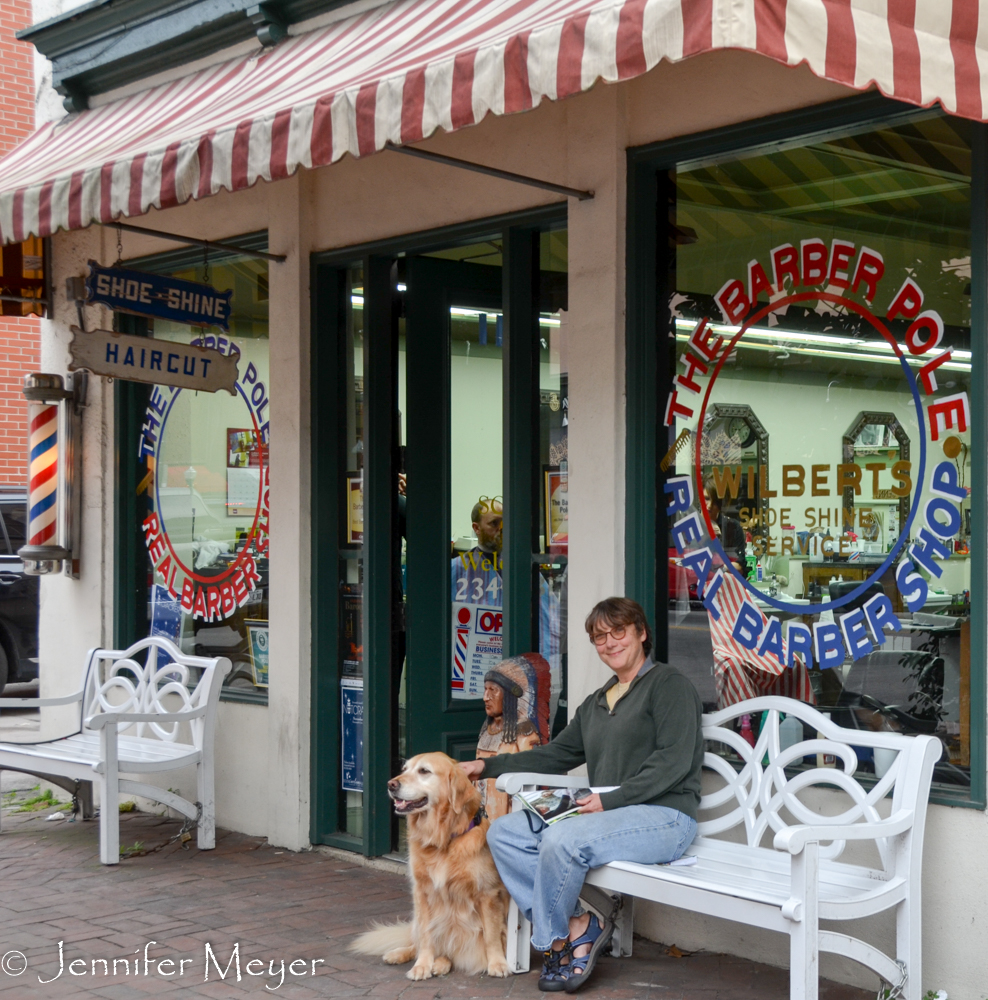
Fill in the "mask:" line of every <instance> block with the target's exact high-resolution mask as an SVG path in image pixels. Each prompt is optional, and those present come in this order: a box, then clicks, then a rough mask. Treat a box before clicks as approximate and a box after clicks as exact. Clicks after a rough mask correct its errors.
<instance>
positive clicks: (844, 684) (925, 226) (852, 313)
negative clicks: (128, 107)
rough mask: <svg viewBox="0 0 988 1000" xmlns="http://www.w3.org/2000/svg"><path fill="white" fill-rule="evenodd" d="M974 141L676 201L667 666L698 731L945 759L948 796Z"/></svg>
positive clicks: (738, 179) (964, 755) (718, 171)
mask: <svg viewBox="0 0 988 1000" xmlns="http://www.w3.org/2000/svg"><path fill="white" fill-rule="evenodd" d="M970 132H971V129H970V126H969V125H968V124H967V123H965V122H963V121H958V120H956V119H947V118H945V117H943V116H942V115H938V114H930V113H926V114H918V115H917V116H916V117H915V119H913V120H911V121H909V122H907V123H905V124H899V125H896V126H894V127H884V128H879V129H872V130H863V131H860V132H856V133H853V134H843V135H837V136H832V137H830V138H825V139H820V140H817V141H814V142H811V143H809V144H806V143H805V142H803V143H801V144H798V145H793V146H791V147H788V148H781V149H779V148H774V149H773V150H771V151H768V152H766V151H757V152H753V153H752V154H751V155H747V156H743V157H738V158H735V159H729V160H723V161H715V162H705V163H699V164H695V165H685V166H681V167H680V168H679V169H678V170H676V171H675V172H673V173H671V174H669V175H668V176H667V177H666V190H667V191H668V193H669V229H668V232H669V252H668V261H669V285H668V288H669V299H668V301H669V315H670V321H671V329H670V345H673V344H674V345H675V346H674V348H673V350H674V356H672V351H671V352H670V371H671V373H672V374H671V376H670V381H671V383H672V388H673V390H675V391H674V392H673V393H670V394H669V396H668V398H669V407H668V409H667V412H666V424H667V427H666V430H667V431H668V441H667V447H668V448H669V451H668V454H667V455H666V457H665V459H664V460H663V469H664V472H665V475H666V477H667V479H677V480H679V481H682V480H681V478H680V477H685V478H686V480H688V483H689V490H688V493H689V496H687V497H682V498H681V499H682V500H683V501H684V502H683V503H682V504H681V512H679V513H676V514H674V515H673V517H672V518H670V529H671V530H670V538H669V550H668V582H667V585H668V656H669V660H670V662H672V663H674V664H676V665H677V666H679V667H680V668H681V669H683V670H684V671H686V672H687V673H688V674H689V676H690V677H691V678H692V679H693V681H694V683H695V684H696V686H697V687H698V689H699V690H700V693H701V697H702V700H703V702H704V703H705V705H706V706H707V708H708V710H709V709H712V708H715V707H725V706H727V705H732V704H736V703H737V702H739V701H742V700H743V699H745V698H749V697H756V696H760V695H785V696H789V697H795V698H799V699H801V700H803V701H807V702H810V703H812V704H814V705H815V706H816V707H817V708H819V709H820V711H821V712H823V713H824V714H825V715H828V716H829V717H830V718H831V720H832V721H834V722H836V723H838V724H839V725H842V726H846V727H850V728H852V729H860V730H880V731H881V730H884V731H894V732H902V733H927V734H934V735H936V736H937V737H938V738H939V739H940V740H941V741H942V743H943V753H942V756H941V760H940V762H939V764H938V765H937V767H936V771H935V779H934V780H935V781H937V782H940V783H942V784H946V785H967V784H969V783H970V770H969V768H970V759H971V726H970V691H971V657H970V643H971V630H970V610H971V603H972V594H971V558H970V553H971V474H972V461H973V456H972V451H971V418H970V401H969V393H970V391H971V381H972V375H971V372H972V365H973V364H983V363H984V360H983V359H982V358H981V357H980V356H978V355H976V353H975V352H980V351H982V350H983V345H976V344H974V343H972V338H971V280H972V275H971V182H970V176H971V146H970ZM666 393H667V390H666V388H665V387H663V389H662V392H661V398H662V399H663V400H665V399H666ZM981 460H983V459H981V458H979V459H978V461H981ZM685 500H689V501H690V503H689V504H688V505H687V504H686V503H685ZM673 509H674V508H673ZM690 512H695V513H696V514H697V516H698V518H699V523H700V524H701V525H702V526H703V529H704V535H705V537H706V539H707V540H705V539H704V538H701V539H699V540H695V539H690V538H688V537H687V536H684V534H683V532H682V531H679V532H678V533H677V531H676V529H675V528H674V527H673V525H674V524H675V521H676V519H677V518H682V517H683V516H684V515H685V514H687V513H690ZM704 546H706V547H708V548H709V549H710V550H711V552H712V553H713V566H712V568H711V570H710V572H709V573H705V572H704V571H705V570H706V568H707V567H706V566H705V565H704V564H703V562H702V560H701V561H700V562H697V558H696V556H695V555H691V553H695V552H697V551H698V550H700V549H701V548H703V547H704ZM697 570H699V572H697ZM717 570H723V572H722V573H721V575H720V577H719V579H720V580H721V583H720V584H718V586H719V593H718V595H717V598H716V599H713V598H711V594H710V593H709V592H707V590H706V586H707V581H708V580H711V581H712V580H713V579H714V576H715V575H716V573H717ZM705 594H706V596H707V597H708V598H711V599H710V600H708V601H707V603H705V602H704V599H703V598H704V596H705ZM984 596H985V595H983V594H981V595H974V598H975V602H976V603H978V604H983V602H984ZM715 611H718V612H720V611H722V612H723V613H722V614H719V615H718V614H715ZM739 622H740V623H741V624H739ZM760 722H761V718H760V717H757V716H756V717H753V718H750V719H748V718H746V720H745V721H744V722H743V723H742V731H743V734H744V735H745V737H746V739H748V740H749V742H752V743H753V742H754V740H755V739H756V738H757V735H758V731H759V725H760ZM813 736H815V733H813V732H810V731H809V728H808V727H806V728H805V731H804V728H803V727H802V725H801V724H799V723H798V722H797V720H796V719H792V720H791V722H790V724H789V732H788V736H786V737H784V741H785V739H788V741H789V743H790V744H792V743H795V742H798V741H799V740H800V739H802V738H804V737H806V738H812V737H813ZM811 763H815V757H814V760H813V761H810V760H809V758H807V764H811ZM888 766H889V762H888V761H886V760H884V759H875V758H874V755H873V754H871V752H870V751H868V750H865V749H862V750H861V753H860V754H859V771H863V772H864V773H867V772H869V771H872V772H874V773H875V775H876V776H878V777H881V776H882V775H883V774H884V773H885V771H886V770H887V768H888Z"/></svg>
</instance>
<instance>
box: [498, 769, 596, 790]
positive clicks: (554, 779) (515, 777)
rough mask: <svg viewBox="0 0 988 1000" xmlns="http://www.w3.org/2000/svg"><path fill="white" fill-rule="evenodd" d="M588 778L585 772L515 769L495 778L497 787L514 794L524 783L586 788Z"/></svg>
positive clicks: (550, 786)
mask: <svg viewBox="0 0 988 1000" xmlns="http://www.w3.org/2000/svg"><path fill="white" fill-rule="evenodd" d="M589 781H590V779H589V778H588V777H587V776H586V775H585V774H535V773H534V772H532V771H515V772H514V773H509V774H502V775H500V777H498V779H497V789H498V791H501V792H507V793H508V794H509V795H514V794H515V793H516V792H520V791H521V790H522V788H524V787H525V785H545V786H546V787H548V788H586V787H587V785H588V783H589Z"/></svg>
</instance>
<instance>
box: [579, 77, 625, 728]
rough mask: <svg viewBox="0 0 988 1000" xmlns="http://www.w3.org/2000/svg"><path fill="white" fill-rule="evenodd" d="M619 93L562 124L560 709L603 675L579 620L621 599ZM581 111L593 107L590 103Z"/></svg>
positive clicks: (595, 96)
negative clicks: (565, 413)
mask: <svg viewBox="0 0 988 1000" xmlns="http://www.w3.org/2000/svg"><path fill="white" fill-rule="evenodd" d="M624 103H625V92H624V90H623V89H622V88H620V87H598V88H597V89H595V90H594V91H592V92H591V93H590V94H588V95H586V96H585V97H584V98H583V99H582V101H581V102H580V107H579V108H576V106H575V104H574V106H573V108H574V110H573V113H571V114H570V115H569V118H568V133H567V135H568V144H569V158H568V162H569V177H568V180H567V181H566V183H567V184H570V185H572V186H573V187H577V188H585V189H586V188H588V189H592V190H593V191H594V197H593V199H592V200H588V201H577V200H575V199H570V202H569V316H568V318H567V330H568V339H569V343H568V346H567V350H568V353H569V489H570V497H571V504H570V514H569V574H568V579H569V625H568V636H567V638H568V643H569V692H568V694H569V699H568V700H569V712H570V715H572V713H573V711H574V709H575V708H576V706H577V705H579V704H580V702H581V701H582V700H583V699H584V698H585V697H586V696H587V695H588V694H589V693H590V692H591V691H593V690H594V689H595V688H597V687H599V686H600V685H601V684H602V683H603V682H604V681H605V680H606V679H607V677H608V676H609V671H608V670H607V668H606V667H605V666H604V665H603V664H602V663H601V662H600V660H599V659H598V658H597V655H596V653H595V652H594V650H593V647H592V646H591V645H590V644H589V643H588V642H587V635H586V632H585V631H584V628H583V621H584V619H585V618H586V616H587V613H588V612H589V611H590V609H591V608H592V607H593V605H594V604H595V603H596V602H597V601H599V600H601V599H602V598H604V597H609V596H611V595H613V594H622V593H624V412H625V403H624V256H625V254H624V230H625V226H624V217H625V189H626V180H625V153H624V149H625V145H626V143H625V116H624ZM588 105H593V106H592V107H589V106H588Z"/></svg>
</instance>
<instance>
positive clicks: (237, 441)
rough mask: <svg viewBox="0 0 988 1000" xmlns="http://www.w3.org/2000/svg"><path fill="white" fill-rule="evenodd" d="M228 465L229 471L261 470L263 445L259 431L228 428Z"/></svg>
mask: <svg viewBox="0 0 988 1000" xmlns="http://www.w3.org/2000/svg"><path fill="white" fill-rule="evenodd" d="M226 465H227V468H228V469H259V468H260V467H261V445H260V443H259V442H258V440H257V431H255V430H254V429H253V428H249V427H227V429H226Z"/></svg>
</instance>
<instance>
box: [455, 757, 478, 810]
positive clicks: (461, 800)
mask: <svg viewBox="0 0 988 1000" xmlns="http://www.w3.org/2000/svg"><path fill="white" fill-rule="evenodd" d="M475 797H478V792H477V789H476V788H475V787H474V784H473V782H472V781H471V780H470V779H469V778H468V777H467V773H466V771H464V770H463V768H462V767H460V765H459V764H453V766H452V767H451V768H450V769H449V804H450V808H451V809H452V810H453V813H454V815H459V814H460V813H462V812H463V810H464V809H465V808H467V807H468V805H469V804H470V803H471V800H472V799H474V798H475Z"/></svg>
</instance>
